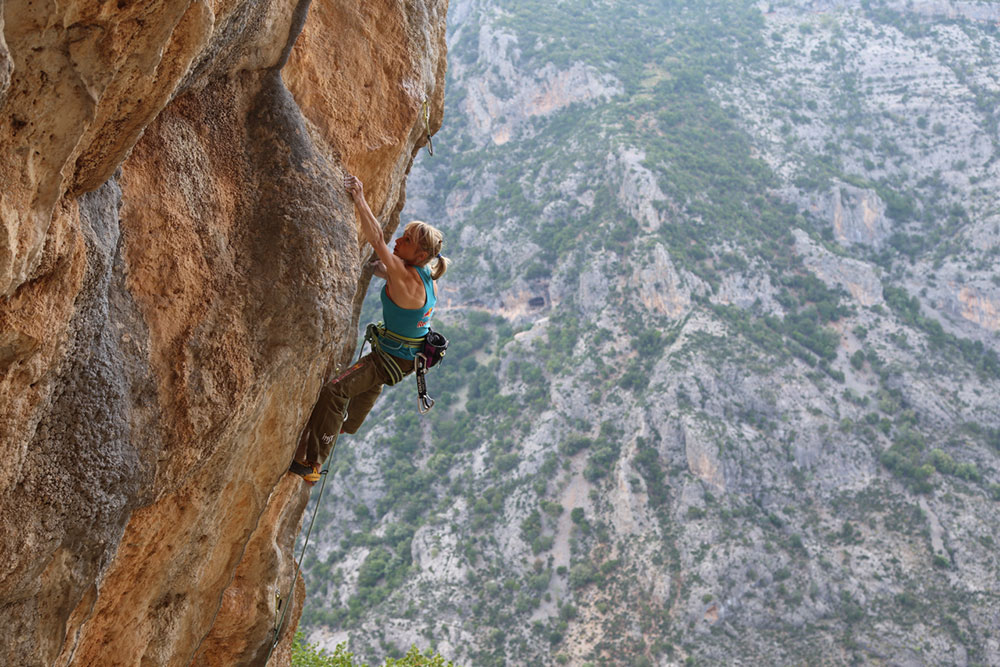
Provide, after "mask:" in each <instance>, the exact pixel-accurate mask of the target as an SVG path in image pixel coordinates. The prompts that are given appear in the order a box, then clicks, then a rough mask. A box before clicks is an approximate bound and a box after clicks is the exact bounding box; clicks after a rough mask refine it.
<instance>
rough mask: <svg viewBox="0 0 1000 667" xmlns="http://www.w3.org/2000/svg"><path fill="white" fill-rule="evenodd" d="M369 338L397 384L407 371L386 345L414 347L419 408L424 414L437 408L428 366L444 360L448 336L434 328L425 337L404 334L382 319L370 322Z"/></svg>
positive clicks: (394, 347) (369, 341)
mask: <svg viewBox="0 0 1000 667" xmlns="http://www.w3.org/2000/svg"><path fill="white" fill-rule="evenodd" d="M365 341H367V342H368V343H369V344H370V345H371V346H372V349H373V350H374V351H375V353H376V354H377V355H378V357H379V359H380V360H381V361H382V364H383V366H384V367H385V369H386V372H388V373H389V377H390V378H391V380H392V384H396V383H397V382H399V381H400V380H402V379H403V376H404V373H403V371H402V369H400V368H399V364H397V363H396V360H395V358H394V357H393V356H392V355H391V354H389V353H388V352H386V351H385V348H387V347H392V349H394V350H402V349H404V348H405V349H408V350H413V351H414V358H413V362H414V363H413V368H414V370H415V371H416V376H417V410H419V412H420V414H426V413H427V412H428V411H429V410H430V409H431V408H432V407H434V399H433V398H431V397H430V396H428V395H427V378H426V377H425V375H426V374H427V369H428V368H431V367H432V366H434V365H435V364H437V363H438V362H440V361H441V359H442V358H443V357H444V354H445V352H446V351H447V350H448V339H447V338H445V337H444V336H443V335H441V334H440V333H438V332H437V331H434V330H433V329H430V330H428V332H427V335H426V336H423V337H422V338H410V337H408V336H400V335H399V334H397V333H395V332H393V331H389V330H388V329H386V328H385V325H384V324H383V323H382V322H379V323H378V324H369V325H368V328H367V329H365ZM362 350H364V346H362Z"/></svg>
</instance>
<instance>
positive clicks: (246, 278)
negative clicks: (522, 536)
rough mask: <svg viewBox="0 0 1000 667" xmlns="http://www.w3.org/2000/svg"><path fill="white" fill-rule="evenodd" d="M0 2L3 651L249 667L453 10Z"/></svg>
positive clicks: (12, 661) (438, 113) (283, 598)
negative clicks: (358, 182)
mask: <svg viewBox="0 0 1000 667" xmlns="http://www.w3.org/2000/svg"><path fill="white" fill-rule="evenodd" d="M2 7H3V12H2V16H0V154H2V155H3V156H4V157H3V159H2V160H0V229H2V232H3V233H0V454H2V456H0V461H2V463H0V633H2V634H3V636H4V638H5V639H4V641H3V643H2V646H0V663H2V664H5V665H46V666H48V665H69V664H86V665H96V664H111V662H112V661H113V660H114V661H119V662H120V663H121V664H140V663H141V664H144V665H145V664H149V665H167V664H169V665H188V664H201V665H236V664H260V663H261V662H262V661H263V659H264V656H265V655H266V654H267V652H268V649H269V646H270V644H271V640H272V638H273V636H274V631H273V630H274V624H275V619H276V614H277V611H278V610H277V607H278V606H279V603H280V605H282V606H287V605H288V603H289V600H288V598H287V590H288V589H289V586H290V583H291V577H292V568H293V562H292V554H291V547H292V544H293V542H294V535H295V533H296V531H297V529H298V524H299V522H300V520H301V516H302V511H303V509H304V507H305V503H306V498H307V493H306V490H305V487H304V485H303V484H302V482H301V480H300V479H298V478H295V477H293V476H287V475H285V474H284V473H285V471H286V469H287V466H288V463H289V461H290V459H291V456H292V452H293V450H294V448H295V444H296V440H297V436H298V433H299V432H300V430H301V428H302V426H303V424H304V422H305V420H306V418H307V417H308V415H309V413H310V411H311V409H312V405H313V403H314V401H315V398H316V396H317V394H318V391H319V387H320V384H321V382H322V381H323V378H324V376H325V374H326V373H327V371H328V370H332V368H333V367H335V366H336V365H337V364H338V363H339V362H341V361H343V359H344V358H345V356H349V355H350V354H351V352H352V349H353V346H354V340H353V333H349V332H353V330H354V328H355V326H356V319H357V312H358V308H360V297H356V295H357V294H364V290H365V289H366V287H367V282H368V278H367V276H365V275H363V274H362V271H361V268H360V266H361V261H360V260H361V257H360V256H359V255H360V253H359V244H358V236H357V229H356V223H355V220H354V212H353V207H352V205H351V202H350V199H349V197H348V196H347V195H346V193H344V192H343V188H342V178H343V173H344V170H345V169H349V170H350V171H352V172H354V173H356V174H358V175H360V176H361V177H362V178H363V179H364V181H365V183H366V184H367V185H368V188H367V190H368V192H369V198H370V200H371V203H372V205H373V207H374V209H375V210H376V211H380V212H382V214H383V220H384V222H385V224H386V226H387V228H388V229H389V230H391V229H392V228H394V226H395V225H396V224H397V223H398V211H399V210H400V208H401V207H402V202H403V199H404V196H403V187H404V176H405V174H406V173H407V171H408V170H409V167H410V164H411V162H412V157H413V154H414V152H415V151H416V150H417V149H418V148H419V147H420V146H421V145H422V144H423V143H425V142H426V138H427V134H428V132H432V131H434V130H436V129H437V127H438V126H439V125H440V121H441V117H442V110H443V95H444V71H445V11H446V8H447V0H442V1H436V0H428V1H426V2H419V3H406V4H405V6H404V5H403V4H401V3H395V2H377V1H376V2H366V3H364V6H363V7H358V5H357V3H354V2H338V1H337V0H325V1H324V2H317V3H315V4H313V6H311V7H310V4H309V2H308V0H303V1H299V2H290V1H275V2H241V1H239V0H237V1H235V2H224V3H220V2H190V1H188V0H164V1H162V2H154V3H148V2H140V3H129V2H119V3H118V4H117V5H109V4H107V3H103V2H91V1H89V0H78V1H74V2H64V3H58V4H56V3H38V2H31V1H30V0H28V1H23V0H7V2H5V3H3V5H2ZM300 588H301V586H300ZM279 592H280V596H279V595H278V594H279ZM301 600H302V598H301V596H296V598H295V600H294V606H293V609H292V612H291V613H290V614H288V616H287V626H288V627H289V628H291V627H294V625H295V623H296V621H297V619H298V613H299V610H300V608H301ZM290 637H291V632H288V633H286V640H285V642H284V643H283V645H282V646H280V647H279V649H278V653H277V660H276V661H274V662H273V663H272V664H287V661H288V650H287V644H288V641H289V640H290Z"/></svg>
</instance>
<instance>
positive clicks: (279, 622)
mask: <svg viewBox="0 0 1000 667" xmlns="http://www.w3.org/2000/svg"><path fill="white" fill-rule="evenodd" d="M334 450H336V446H334ZM327 461H328V463H327V466H326V470H322V471H320V475H321V476H322V477H323V481H322V482H320V485H319V496H318V497H317V498H316V506H315V507H314V508H313V513H312V518H311V519H309V529H308V530H307V531H306V539H305V543H304V544H303V545H302V553H301V554H299V559H298V560H297V561H295V572H293V573H292V582H291V583H290V584H289V585H288V595H287V596H286V599H285V601H284V606H282V599H281V595H280V594H278V596H277V597H278V606H277V607H275V610H274V619H275V620H274V638H273V639H272V640H271V648H270V649H268V651H267V658H266V659H265V660H264V665H265V667H266V665H267V663H268V662H270V661H271V654H272V653H274V649H275V647H277V645H278V640H279V639H281V629H282V626H283V625H284V623H285V614H286V613H287V612H288V608H289V607H290V606H291V602H292V592H293V591H294V590H295V580H296V579H297V578H298V576H299V569H300V568H301V567H302V562H303V561H304V560H305V558H306V549H308V548H309V536H310V535H312V529H313V524H314V523H316V514H317V513H318V512H319V504H320V503H321V502H322V501H323V489H325V488H326V478H327V477H328V476H329V472H330V463H329V462H332V461H333V452H330V456H329V457H327ZM278 607H281V617H280V618H279V617H278Z"/></svg>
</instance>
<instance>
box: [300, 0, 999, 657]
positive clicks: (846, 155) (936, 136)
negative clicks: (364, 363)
mask: <svg viewBox="0 0 1000 667" xmlns="http://www.w3.org/2000/svg"><path fill="white" fill-rule="evenodd" d="M449 24H450V28H449V33H448V42H449V74H448V84H447V90H446V110H445V122H444V126H443V129H442V130H441V132H440V133H439V134H438V135H436V136H435V137H434V147H435V149H436V150H435V154H434V156H433V157H430V156H427V155H423V156H421V157H420V158H419V159H418V160H417V162H416V163H415V165H414V168H413V171H412V172H411V174H410V177H409V180H408V187H407V193H408V199H407V204H406V208H405V209H404V211H403V214H402V217H403V220H404V221H405V220H407V219H415V218H420V219H426V220H428V221H430V222H432V223H434V224H439V225H441V226H442V228H443V229H444V230H445V231H446V246H445V254H447V255H449V256H450V257H452V258H453V259H454V260H455V264H454V267H453V268H452V269H451V270H450V271H449V273H448V275H447V276H446V277H445V278H444V279H443V280H442V282H441V284H440V286H441V289H442V304H443V306H444V308H443V309H442V311H441V315H440V317H439V326H440V327H441V328H442V329H443V330H444V331H445V333H447V334H448V335H449V336H450V337H451V338H452V340H453V346H452V349H451V350H450V351H449V353H448V357H447V359H446V361H445V363H444V364H443V365H442V366H441V367H440V368H439V369H435V370H434V371H432V373H431V374H430V375H429V383H430V388H431V393H432V395H435V396H436V397H437V398H438V406H437V407H435V409H434V410H433V411H432V412H431V413H430V415H429V416H427V417H423V418H421V417H419V416H418V415H417V414H416V410H415V400H414V391H415V390H414V389H413V387H412V381H408V382H406V383H405V384H404V385H402V386H401V387H395V388H393V389H391V390H389V391H387V392H386V394H385V396H384V397H383V399H382V402H381V403H380V404H379V405H378V407H377V408H376V410H375V412H373V414H372V417H371V419H370V420H369V423H368V424H367V425H366V427H365V429H364V430H363V431H362V432H361V433H360V434H359V435H358V436H357V437H353V438H347V437H345V438H343V439H342V440H341V442H340V443H339V444H338V450H337V452H336V463H335V464H334V472H335V474H333V475H332V476H331V480H330V485H331V486H330V487H329V488H328V489H327V496H326V498H325V499H324V502H323V506H322V507H321V508H320V509H319V516H320V518H319V524H318V525H320V526H321V529H320V530H321V534H320V537H319V538H318V541H317V542H316V543H315V547H311V549H314V550H313V551H312V552H311V556H310V557H309V558H308V559H307V562H306V570H307V578H306V580H307V590H308V596H309V597H308V599H307V602H306V610H305V612H304V616H303V624H304V626H305V627H306V629H307V630H309V632H310V638H311V640H313V641H317V642H320V643H323V644H326V645H330V646H332V645H334V644H336V643H337V642H340V641H349V644H350V648H351V650H353V651H355V652H356V653H358V654H360V655H363V656H369V657H370V658H374V657H376V656H380V655H383V654H384V653H385V652H386V651H389V652H390V653H391V652H393V651H398V652H402V651H405V649H406V648H408V647H409V646H410V644H412V643H416V644H418V645H420V646H433V647H434V648H435V649H437V650H439V651H440V652H441V653H442V654H443V655H446V656H448V657H450V658H452V659H455V660H457V661H459V662H461V663H462V664H467V665H476V666H480V665H551V664H572V665H585V664H594V665H597V664H614V665H666V664H677V663H682V662H686V663H688V664H705V665H709V664H800V663H804V662H805V663H809V664H819V663H822V664H848V663H860V664H871V663H876V662H883V663H886V664H959V665H972V664H982V665H986V664H991V665H995V664H1000V632H998V630H997V629H998V628H1000V583H998V582H1000V569H998V568H1000V564H998V556H997V553H998V544H997V539H998V536H1000V405H998V402H997V400H996V397H997V393H998V388H1000V357H998V355H997V352H998V340H997V332H998V331H1000V271H998V269H997V266H996V262H997V258H998V256H1000V200H998V197H997V194H996V193H997V192H998V191H1000V160H998V157H1000V135H998V123H1000V29H998V24H1000V3H995V2H989V3H987V2H946V1H942V2H926V3H924V2H917V3H906V2H879V1H878V0H871V1H861V2H850V1H844V2H820V1H817V2H805V1H802V2H791V1H789V2H781V1H774V2H756V3H749V2H731V1H727V2H723V1H721V0H703V1H700V2H680V1H670V0H665V1H657V2H653V1H644V0H637V1H635V2H629V3H619V2H610V1H600V0H565V1H563V2H548V1H545V0H493V1H491V0H453V2H452V3H451V7H450V8H449ZM367 312H368V313H369V314H371V316H372V317H377V311H376V309H375V308H374V307H372V306H371V305H370V306H369V307H368V310H367Z"/></svg>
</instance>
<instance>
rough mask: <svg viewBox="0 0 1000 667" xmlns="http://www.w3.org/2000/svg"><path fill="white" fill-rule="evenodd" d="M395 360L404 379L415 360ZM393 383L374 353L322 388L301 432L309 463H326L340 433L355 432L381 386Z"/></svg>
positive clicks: (411, 369)
mask: <svg viewBox="0 0 1000 667" xmlns="http://www.w3.org/2000/svg"><path fill="white" fill-rule="evenodd" d="M393 359H394V360H395V362H396V364H397V365H398V366H399V369H400V370H401V371H403V375H404V376H406V375H409V374H410V373H412V372H413V360H412V359H399V358H395V357H394V358H393ZM392 384H393V383H392V378H391V377H390V376H389V373H388V371H386V369H385V367H384V365H383V362H382V360H381V359H380V358H379V356H378V354H377V353H376V352H375V351H374V350H373V351H372V352H370V353H368V354H366V355H365V356H363V357H362V358H361V359H360V360H359V361H358V362H357V363H356V364H354V365H353V366H351V367H350V368H348V369H347V370H346V371H344V372H343V373H342V374H341V375H340V376H339V377H337V378H336V379H334V380H333V381H332V382H328V383H327V384H325V385H323V389H322V390H321V391H320V393H319V400H318V401H317V402H316V407H314V408H313V411H312V415H311V416H310V417H309V423H308V424H307V425H306V429H305V431H304V432H303V433H302V438H303V439H305V452H306V461H307V462H309V463H322V462H323V461H325V460H326V458H327V457H328V456H330V454H331V453H332V452H333V448H334V446H336V444H337V436H338V435H339V434H340V433H341V432H344V433H356V432H357V430H358V429H359V428H361V424H362V422H364V421H365V417H367V416H368V413H369V412H370V411H371V409H372V406H374V405H375V400H376V399H377V398H378V395H379V394H380V393H381V392H382V385H392ZM345 413H346V415H345ZM345 416H346V419H345Z"/></svg>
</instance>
